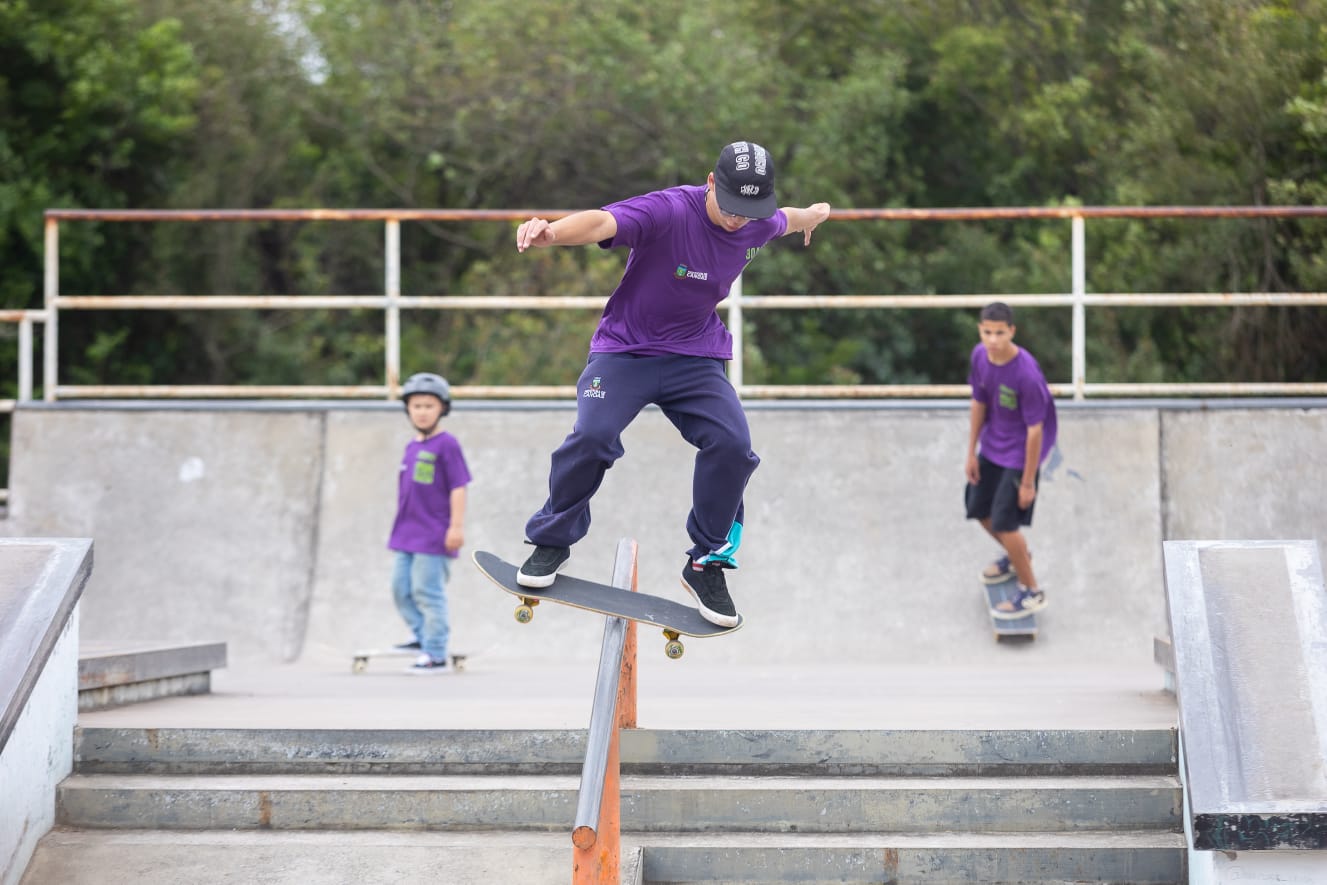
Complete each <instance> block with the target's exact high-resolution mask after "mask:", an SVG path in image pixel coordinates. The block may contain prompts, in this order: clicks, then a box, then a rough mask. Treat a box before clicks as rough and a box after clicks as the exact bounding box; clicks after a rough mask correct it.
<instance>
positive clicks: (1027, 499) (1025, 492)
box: [1018, 485, 1037, 510]
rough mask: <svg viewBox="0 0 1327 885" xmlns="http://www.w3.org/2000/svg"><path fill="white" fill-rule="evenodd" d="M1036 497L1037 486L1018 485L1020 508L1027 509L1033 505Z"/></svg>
mask: <svg viewBox="0 0 1327 885" xmlns="http://www.w3.org/2000/svg"><path fill="white" fill-rule="evenodd" d="M1036 497H1037V487H1036V486H1024V485H1020V486H1019V487H1018V509H1019V510H1027V509H1028V508H1029V507H1031V506H1032V502H1033V501H1034V500H1035V499H1036Z"/></svg>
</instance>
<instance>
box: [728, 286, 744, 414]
mask: <svg viewBox="0 0 1327 885" xmlns="http://www.w3.org/2000/svg"><path fill="white" fill-rule="evenodd" d="M728 331H729V332H731V333H733V360H732V362H731V363H729V364H728V380H729V381H731V382H732V384H733V387H734V388H736V390H737V395H738V396H739V397H740V396H741V395H742V346H743V341H744V337H745V336H744V335H743V334H742V275H741V274H738V275H737V279H735V280H733V287H732V289H730V290H729V292H728Z"/></svg>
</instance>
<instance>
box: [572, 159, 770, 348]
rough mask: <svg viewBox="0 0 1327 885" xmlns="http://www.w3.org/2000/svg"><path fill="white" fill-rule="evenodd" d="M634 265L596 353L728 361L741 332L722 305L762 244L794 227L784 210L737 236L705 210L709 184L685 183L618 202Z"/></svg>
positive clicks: (595, 343)
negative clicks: (732, 327) (720, 310)
mask: <svg viewBox="0 0 1327 885" xmlns="http://www.w3.org/2000/svg"><path fill="white" fill-rule="evenodd" d="M604 209H605V210H606V211H608V212H611V213H612V214H613V217H614V218H615V219H617V235H616V236H614V237H613V238H612V239H610V240H604V241H603V242H601V243H600V244H599V245H600V246H602V247H603V248H605V249H611V248H614V247H617V246H627V247H629V248H630V249H631V255H629V256H628V257H627V269H626V271H625V272H624V273H623V274H622V281H621V282H619V283H618V284H617V288H616V289H615V290H614V291H613V295H612V297H610V298H609V299H608V304H607V305H606V306H605V307H604V313H603V316H602V317H601V318H600V320H599V328H598V329H596V330H595V333H594V337H593V338H592V339H591V340H590V352H591V353H626V352H631V353H642V354H650V355H656V356H657V355H660V354H666V353H678V354H685V355H688V356H705V357H714V358H716V359H723V360H728V359H732V358H733V336H732V335H731V334H730V333H729V332H728V329H727V328H726V327H725V326H724V324H723V323H722V322H721V321H720V320H719V315H718V314H717V313H715V311H714V306H715V305H716V304H718V303H719V302H720V301H722V300H723V299H724V298H726V297H727V296H728V288H729V287H730V286H731V285H732V284H733V280H735V279H737V277H738V275H739V274H741V272H742V269H743V268H744V267H746V265H747V262H749V261H750V260H751V259H752V258H755V257H756V253H757V252H759V251H760V248H761V247H762V246H764V245H765V244H766V243H768V242H769V241H770V240H773V239H777V238H778V237H781V236H783V235H784V233H786V232H787V230H788V219H787V217H786V216H785V215H784V214H783V211H782V210H780V211H778V212H775V213H774V215H773V216H771V217H770V218H763V219H758V220H756V221H750V222H748V223H747V224H746V225H744V226H743V227H741V228H740V229H738V230H737V231H734V232H732V233H729V232H728V231H726V230H724V229H723V228H721V227H719V226H718V225H717V224H715V223H714V222H712V221H710V219H709V216H708V215H707V214H706V213H705V188H704V187H701V186H696V185H683V186H681V187H673V188H668V189H667V190H661V191H654V192H652V193H648V194H642V195H640V196H638V197H632V198H630V199H628V200H623V201H621V202H619V203H612V204H610V205H608V206H605V207H604Z"/></svg>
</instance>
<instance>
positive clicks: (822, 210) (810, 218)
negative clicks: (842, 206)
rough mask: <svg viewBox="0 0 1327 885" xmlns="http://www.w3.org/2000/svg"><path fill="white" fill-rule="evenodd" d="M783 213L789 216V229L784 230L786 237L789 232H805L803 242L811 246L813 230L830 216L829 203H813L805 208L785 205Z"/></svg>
mask: <svg viewBox="0 0 1327 885" xmlns="http://www.w3.org/2000/svg"><path fill="white" fill-rule="evenodd" d="M783 214H784V215H786V216H787V217H788V229H787V230H786V231H784V232H783V235H784V236H785V237H786V236H787V235H788V234H795V233H804V234H805V235H806V237H805V239H803V240H802V244H803V245H805V246H809V245H811V231H813V230H815V229H816V227H817V226H818V225H819V224H820V223H821V222H822V221H824V220H825V219H827V218H829V204H828V203H812V204H811V205H810V206H807V207H806V208H805V209H793V208H791V207H786V206H785V207H783Z"/></svg>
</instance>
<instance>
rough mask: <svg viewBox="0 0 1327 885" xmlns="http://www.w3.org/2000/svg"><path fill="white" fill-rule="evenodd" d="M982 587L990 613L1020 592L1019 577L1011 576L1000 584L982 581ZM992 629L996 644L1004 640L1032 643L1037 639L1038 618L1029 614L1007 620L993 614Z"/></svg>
mask: <svg viewBox="0 0 1327 885" xmlns="http://www.w3.org/2000/svg"><path fill="white" fill-rule="evenodd" d="M979 580H980V579H979ZM981 586H982V589H983V590H984V591H985V597H986V608H987V611H988V613H989V612H990V611H992V610H994V609H995V606H996V605H997V604H998V603H1001V602H1003V601H1005V600H1006V599H1011V598H1013V595H1014V594H1015V593H1017V592H1018V577H1017V576H1015V575H1010V576H1009V577H1007V578H1005V579H1004V580H1003V581H1001V582H1000V583H998V584H987V583H986V582H985V581H982V585H981ZM991 628H992V629H993V630H994V631H995V641H996V642H999V641H1001V640H1004V639H1018V640H1025V641H1031V640H1033V639H1036V638H1037V616H1036V615H1035V614H1029V615H1024V616H1023V617H1021V618H1014V619H1011V620H1005V619H1003V618H997V617H996V616H995V615H993V614H992V615H991Z"/></svg>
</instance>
